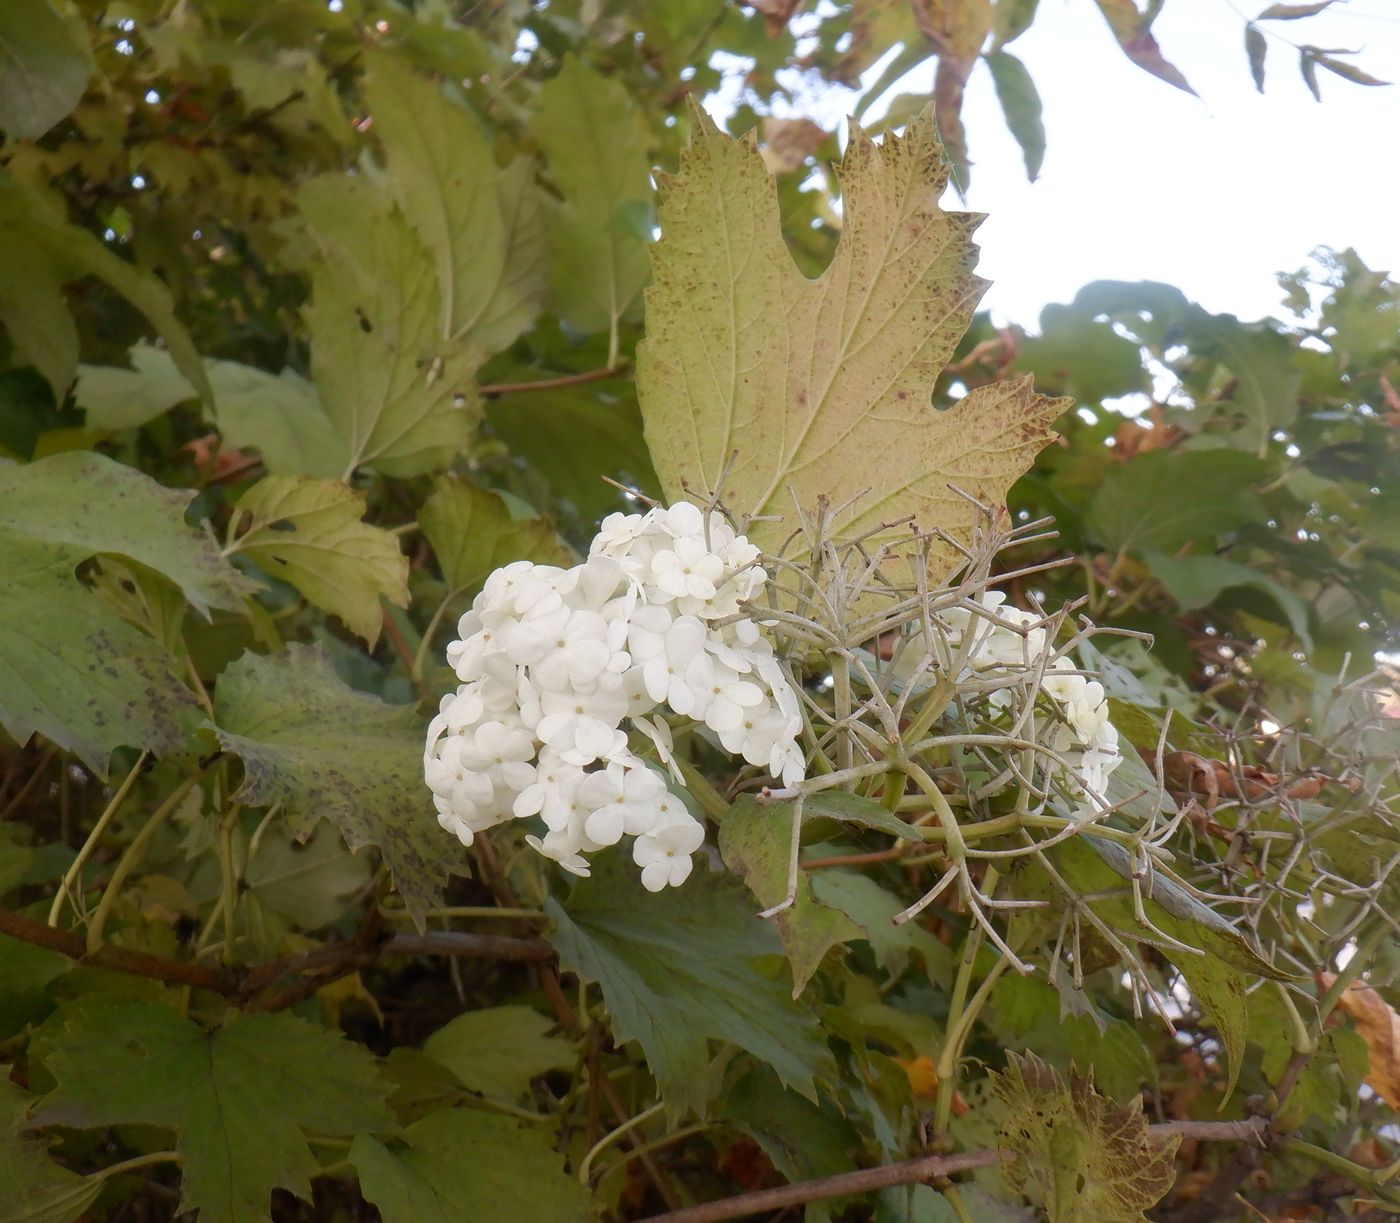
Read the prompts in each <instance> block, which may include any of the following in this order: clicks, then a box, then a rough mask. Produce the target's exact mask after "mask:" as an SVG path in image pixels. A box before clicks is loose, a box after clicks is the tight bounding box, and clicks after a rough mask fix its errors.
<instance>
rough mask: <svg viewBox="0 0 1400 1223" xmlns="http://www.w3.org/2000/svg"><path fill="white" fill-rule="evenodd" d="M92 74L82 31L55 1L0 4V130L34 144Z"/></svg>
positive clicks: (78, 95)
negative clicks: (31, 141)
mask: <svg viewBox="0 0 1400 1223" xmlns="http://www.w3.org/2000/svg"><path fill="white" fill-rule="evenodd" d="M90 76H92V52H91V50H90V49H89V48H88V42H87V36H86V31H85V30H84V27H83V26H82V25H81V24H79V23H78V22H77V21H72V20H69V19H66V18H65V17H64V16H63V15H62V13H60V12H59V10H58V9H57V8H56V7H55V6H54V4H53V0H37V2H36V3H30V4H24V5H18V4H6V5H3V6H0V128H3V129H4V131H5V134H6V135H8V136H10V137H11V138H12V139H18V140H37V139H39V137H40V136H42V135H43V134H44V133H45V132H47V131H48V130H49V128H51V127H53V125H54V124H55V123H57V122H58V121H59V120H60V119H62V118H63V117H64V116H65V115H66V114H68V112H69V111H71V110H72V109H73V108H74V107H75V106H77V104H78V102H79V101H80V100H81V98H82V96H83V91H84V90H85V89H86V88H87V83H88V78H89V77H90Z"/></svg>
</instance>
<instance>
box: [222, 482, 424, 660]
mask: <svg viewBox="0 0 1400 1223" xmlns="http://www.w3.org/2000/svg"><path fill="white" fill-rule="evenodd" d="M364 512H365V495H364V493H362V492H358V491H357V490H355V489H353V488H350V487H349V486H348V485H345V484H342V483H341V482H340V481H339V480H318V479H316V478H314V477H312V476H265V477H264V478H263V479H261V480H259V481H258V482H257V483H256V484H254V485H253V487H252V488H250V489H249V490H248V491H247V492H246V493H244V494H243V496H242V497H241V498H240V499H239V502H238V507H237V509H236V511H235V517H234V523H233V526H234V527H235V528H236V530H237V531H238V532H241V533H239V534H238V538H237V539H235V540H234V542H233V543H231V544H230V545H229V547H228V549H227V550H228V552H230V553H233V552H241V553H242V554H243V555H244V556H247V557H250V558H251V559H252V560H254V561H256V562H257V563H258V564H259V565H261V566H262V567H263V569H264V570H265V571H266V572H267V573H269V574H271V575H272V576H273V577H276V578H280V579H281V580H282V581H284V582H290V583H291V584H292V585H293V586H295V587H296V588H297V589H298V590H299V591H301V593H302V594H304V595H305V596H306V597H307V599H309V600H310V601H311V602H312V603H314V604H316V606H317V607H322V608H325V610H326V611H328V612H331V613H333V614H334V615H337V616H339V617H340V618H341V619H342V620H343V621H345V626H346V627H347V628H348V629H349V630H350V631H351V632H352V633H355V634H356V635H357V636H360V637H363V638H364V639H365V641H366V642H368V643H369V644H370V645H373V644H374V642H375V641H376V640H377V639H378V637H379V625H380V620H381V615H382V613H381V611H380V607H379V596H380V595H383V596H384V597H385V598H386V599H388V600H389V602H390V603H393V604H394V605H395V606H396V607H407V606H408V557H406V556H405V555H404V554H403V549H402V548H400V547H399V541H398V539H397V537H396V536H395V535H394V534H393V533H392V532H390V531H386V530H384V529H383V528H382V527H375V526H371V525H370V524H369V523H367V522H361V521H360V517H361V515H362V514H364Z"/></svg>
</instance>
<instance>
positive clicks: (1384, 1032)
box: [1320, 973, 1400, 1112]
mask: <svg viewBox="0 0 1400 1223" xmlns="http://www.w3.org/2000/svg"><path fill="white" fill-rule="evenodd" d="M1320 979H1321V981H1322V984H1323V987H1324V988H1330V986H1331V984H1332V982H1333V981H1335V980H1336V977H1335V976H1334V975H1333V974H1332V973H1322V974H1321V978H1320ZM1337 1005H1338V1007H1340V1008H1341V1009H1342V1010H1343V1011H1345V1012H1346V1013H1347V1014H1348V1015H1350V1016H1351V1019H1352V1022H1353V1023H1354V1024H1355V1025H1356V1032H1357V1035H1358V1036H1360V1037H1361V1039H1362V1040H1364V1041H1365V1042H1366V1059H1367V1070H1366V1086H1368V1087H1369V1088H1370V1089H1371V1090H1372V1091H1374V1092H1375V1093H1376V1095H1378V1096H1380V1098H1381V1099H1382V1100H1384V1101H1385V1102H1386V1103H1387V1104H1389V1105H1390V1107H1391V1108H1393V1109H1394V1110H1395V1111H1396V1112H1400V1014H1397V1013H1396V1010H1395V1008H1394V1007H1393V1006H1391V1005H1390V1003H1388V1002H1387V1001H1386V1000H1385V999H1384V998H1382V997H1381V996H1380V994H1378V993H1377V992H1376V990H1375V989H1374V988H1372V987H1371V986H1369V985H1367V984H1365V983H1364V982H1359V981H1354V982H1352V984H1350V985H1348V986H1347V987H1346V989H1344V990H1343V991H1342V996H1341V997H1340V998H1338V999H1337Z"/></svg>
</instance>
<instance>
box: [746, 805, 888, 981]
mask: <svg viewBox="0 0 1400 1223" xmlns="http://www.w3.org/2000/svg"><path fill="white" fill-rule="evenodd" d="M881 809H882V810H883V808H881ZM791 826H792V805H791V804H790V803H772V804H768V805H765V806H760V805H759V804H758V803H756V802H755V801H754V800H753V798H752V797H748V796H746V797H744V798H742V799H740V800H739V801H738V802H737V803H735V804H734V806H732V807H731V808H730V809H729V811H728V813H727V814H726V815H725V817H724V819H723V821H722V822H721V824H720V828H719V851H720V854H721V856H722V857H723V858H724V864H725V865H726V866H727V867H729V869H730V870H732V871H734V872H735V873H736V874H738V875H740V876H742V877H743V880H744V882H745V883H746V884H748V888H749V891H751V892H752V893H753V894H754V895H755V896H756V897H757V898H758V903H759V904H761V905H762V906H763V907H764V908H765V909H767V908H771V907H772V906H774V905H776V904H778V903H780V902H781V901H782V900H783V899H784V897H786V896H787V890H788V861H789V855H790V843H791V832H790V830H791ZM772 922H773V928H774V929H775V930H776V931H777V933H778V940H779V942H781V943H782V945H783V950H784V951H785V952H787V957H788V962H789V963H790V964H791V965H792V996H793V997H794V998H796V997H797V996H798V994H800V993H801V992H802V990H803V988H804V987H805V986H806V984H807V982H808V981H810V980H811V979H812V975H813V973H815V972H816V971H817V969H818V968H819V967H820V966H821V962H822V960H823V959H825V958H826V953H827V952H828V951H830V950H831V949H832V948H833V947H840V946H843V945H844V944H846V943H848V942H850V941H851V940H852V939H856V938H860V937H861V935H862V933H863V931H862V930H861V928H860V927H859V926H857V925H856V924H855V922H853V921H852V920H851V919H850V918H849V917H847V916H846V914H844V913H842V912H841V911H840V910H839V909H832V908H828V907H827V906H826V905H824V904H822V903H820V902H819V901H818V900H816V899H815V898H814V896H813V895H812V885H811V880H810V879H809V878H808V876H807V875H806V873H805V872H803V873H799V875H798V879H797V899H796V902H795V903H794V904H792V905H791V906H790V907H788V908H786V909H784V910H783V911H782V912H781V913H778V914H776V915H775V916H774V917H773V918H772Z"/></svg>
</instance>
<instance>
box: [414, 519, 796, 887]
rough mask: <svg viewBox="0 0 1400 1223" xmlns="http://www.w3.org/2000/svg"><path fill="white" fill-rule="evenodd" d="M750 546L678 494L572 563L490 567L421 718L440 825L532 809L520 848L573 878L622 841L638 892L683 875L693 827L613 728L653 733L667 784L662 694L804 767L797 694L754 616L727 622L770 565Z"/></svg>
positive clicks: (778, 766) (731, 746)
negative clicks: (533, 827) (434, 705)
mask: <svg viewBox="0 0 1400 1223" xmlns="http://www.w3.org/2000/svg"><path fill="white" fill-rule="evenodd" d="M758 556H759V553H758V549H757V548H755V547H754V546H753V545H752V544H750V543H749V542H748V540H747V539H746V538H744V537H743V536H742V535H737V534H736V533H735V532H734V530H733V528H732V527H730V526H729V524H728V523H727V522H725V521H724V519H723V518H722V517H721V516H720V515H719V514H715V513H711V514H709V515H706V514H704V513H702V512H701V511H700V510H699V509H697V508H696V507H695V506H693V505H690V504H688V503H685V502H681V503H678V504H676V505H673V506H671V507H670V508H669V509H660V508H657V509H653V510H651V511H650V512H648V513H646V514H612V515H610V516H609V517H608V518H607V519H605V520H604V522H603V526H602V529H601V530H600V531H599V533H598V535H597V537H596V538H595V539H594V540H593V545H592V548H591V550H590V553H589V557H588V559H587V560H586V561H584V562H583V563H582V564H580V565H575V566H574V567H573V568H571V569H561V568H558V567H556V566H553V565H536V564H532V563H531V562H529V561H518V562H516V563H515V564H512V565H507V566H505V568H503V569H497V570H496V571H495V572H494V573H493V574H491V576H490V577H489V578H488V579H487V581H486V585H485V587H484V589H483V590H482V592H481V594H479V595H478V596H477V598H476V601H475V602H474V603H473V604H472V609H471V611H469V612H468V613H467V614H466V615H464V616H463V617H462V619H461V621H460V623H459V625H458V634H459V639H458V640H456V641H453V642H452V643H451V644H449V645H448V647H447V659H448V662H449V663H450V664H451V665H452V667H453V669H454V670H455V671H456V673H457V678H458V679H459V680H460V681H461V684H460V686H459V687H458V689H457V691H456V692H455V693H449V694H448V695H447V696H445V697H444V698H443V700H442V705H441V708H440V710H439V712H438V715H437V717H435V718H434V719H433V721H432V723H431V724H430V725H429V727H428V741H427V748H426V751H425V752H424V756H423V771H424V775H425V777H426V780H427V783H428V786H429V787H430V788H431V790H432V792H433V799H434V802H435V804H436V806H437V810H438V822H439V823H440V824H441V825H442V826H443V828H445V829H447V830H448V831H450V832H453V833H456V835H457V836H458V837H459V838H460V839H461V841H462V843H463V844H465V845H470V844H471V841H472V837H473V835H474V834H475V833H477V832H480V831H481V830H482V829H485V828H490V827H492V826H493V825H495V824H499V823H502V822H503V821H505V820H511V819H528V818H532V817H536V816H537V817H539V819H540V820H541V821H542V823H543V825H544V829H545V833H544V835H543V836H542V837H538V836H534V835H531V836H530V837H528V838H527V839H528V840H529V842H530V844H531V845H533V846H534V847H535V848H536V849H538V850H539V851H540V852H541V853H542V854H544V855H545V856H546V857H549V858H553V859H554V860H555V861H557V862H558V863H559V864H560V865H561V866H563V867H564V868H565V869H567V870H570V871H573V872H574V873H575V874H577V875H587V874H588V861H587V858H586V857H585V855H586V854H589V853H593V852H595V851H596V850H599V849H603V848H604V847H606V846H609V845H615V844H617V842H618V841H620V840H621V839H622V837H623V836H624V835H626V836H630V837H633V838H634V840H633V842H632V857H633V860H634V861H635V862H636V863H637V865H638V866H640V867H641V868H642V883H643V884H644V885H645V886H646V887H647V888H648V889H649V890H650V891H653V892H655V891H660V890H661V889H662V888H664V887H666V886H668V885H672V886H674V885H678V884H681V883H683V882H684V881H685V880H686V878H687V877H688V876H689V874H690V868H691V857H690V855H691V854H692V853H694V852H695V850H697V849H698V848H699V847H700V844H701V842H702V841H703V839H704V830H703V828H702V826H701V824H700V823H699V821H697V820H696V819H694V818H693V817H692V816H691V815H690V813H689V812H688V811H687V810H686V808H685V806H684V804H683V803H682V802H681V801H680V800H679V799H678V798H677V797H676V796H675V795H674V794H673V793H672V792H671V790H670V789H669V787H668V786H667V784H666V781H665V779H664V778H663V776H662V775H661V774H660V773H658V772H656V771H654V770H653V769H651V768H650V767H648V766H647V764H646V763H645V762H644V761H643V760H642V759H641V758H640V757H638V756H636V755H635V754H634V753H633V752H632V750H631V748H630V747H629V744H628V737H627V733H626V731H625V730H624V729H623V724H624V722H626V721H627V720H628V719H631V725H632V728H633V729H635V730H637V731H640V732H641V733H642V734H644V735H645V736H646V737H647V738H649V739H651V741H652V742H653V744H654V745H655V747H656V749H657V753H658V756H659V758H660V759H661V761H662V762H663V763H665V764H669V765H670V767H671V772H672V780H673V781H675V782H676V783H677V784H679V782H680V774H679V772H678V771H677V770H676V768H675V765H674V763H673V762H672V761H671V757H670V728H669V726H668V725H667V724H666V723H665V722H664V721H662V720H661V719H660V718H648V717H647V716H646V715H648V714H650V713H651V712H652V711H653V710H656V709H657V708H658V707H660V706H662V705H665V706H667V707H669V708H670V709H671V710H672V711H673V712H675V713H678V714H681V715H683V716H686V717H690V718H693V719H695V720H696V721H697V722H702V723H704V724H705V725H706V726H708V727H709V728H710V730H711V731H712V732H713V733H714V736H715V737H716V738H717V739H718V740H719V742H720V744H721V745H722V746H723V747H724V748H725V750H727V751H729V752H731V753H733V754H736V755H741V756H743V758H744V759H745V760H747V761H748V762H749V763H751V764H755V765H759V766H761V767H763V768H766V769H767V770H768V771H769V772H770V773H771V774H772V775H773V776H775V777H781V778H782V780H783V782H784V784H789V785H790V784H792V783H793V782H795V781H797V780H799V779H800V778H801V777H802V774H803V758H802V753H801V751H800V749H799V748H798V746H797V735H798V732H799V731H800V729H801V725H802V720H801V714H800V711H799V708H798V703H797V696H796V694H795V693H794V692H793V690H792V688H791V686H790V685H789V684H788V682H787V680H786V678H785V677H784V675H783V672H782V669H781V667H780V666H779V665H778V663H777V660H776V659H775V658H774V655H773V647H772V645H771V643H770V642H769V641H768V640H767V638H765V637H764V636H763V634H762V632H761V630H760V627H759V625H758V624H757V623H755V622H754V621H753V620H749V619H745V618H737V619H733V620H732V621H731V622H730V623H726V624H719V623H717V622H718V621H722V620H725V619H726V618H729V617H734V616H736V614H737V613H738V612H739V604H740V602H741V601H744V600H750V599H753V598H755V597H756V596H757V594H758V593H759V591H760V590H761V589H762V587H763V585H764V583H765V581H766V580H767V575H766V574H765V573H764V571H763V570H762V569H761V568H759V567H758V564H757V562H758Z"/></svg>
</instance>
